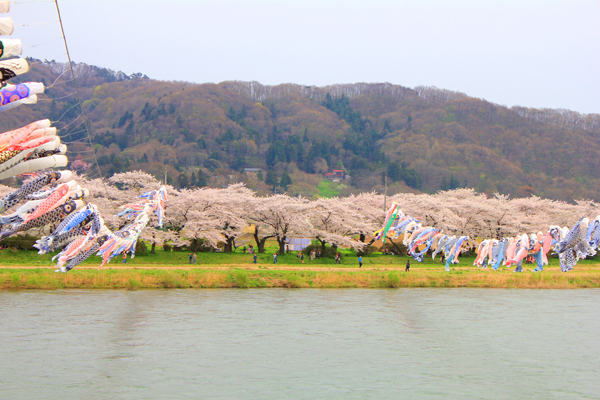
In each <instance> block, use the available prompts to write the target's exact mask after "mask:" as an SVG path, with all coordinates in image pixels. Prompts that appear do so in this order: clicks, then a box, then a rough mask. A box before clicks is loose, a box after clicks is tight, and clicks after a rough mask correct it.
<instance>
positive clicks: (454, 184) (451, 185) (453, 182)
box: [448, 174, 460, 190]
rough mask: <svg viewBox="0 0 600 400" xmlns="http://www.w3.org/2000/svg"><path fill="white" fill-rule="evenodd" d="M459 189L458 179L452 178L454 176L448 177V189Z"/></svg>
mask: <svg viewBox="0 0 600 400" xmlns="http://www.w3.org/2000/svg"><path fill="white" fill-rule="evenodd" d="M459 187H460V182H459V181H458V179H456V178H455V177H454V174H451V175H450V183H449V184H448V189H450V190H454V189H458V188H459Z"/></svg>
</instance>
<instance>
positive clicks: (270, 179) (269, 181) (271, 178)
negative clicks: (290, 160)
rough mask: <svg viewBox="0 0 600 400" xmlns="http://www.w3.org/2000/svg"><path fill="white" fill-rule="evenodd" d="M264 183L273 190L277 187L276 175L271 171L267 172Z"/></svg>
mask: <svg viewBox="0 0 600 400" xmlns="http://www.w3.org/2000/svg"><path fill="white" fill-rule="evenodd" d="M265 183H266V184H267V185H273V188H275V187H276V186H277V183H278V182H277V175H276V174H275V171H273V170H272V169H270V170H268V171H267V179H265Z"/></svg>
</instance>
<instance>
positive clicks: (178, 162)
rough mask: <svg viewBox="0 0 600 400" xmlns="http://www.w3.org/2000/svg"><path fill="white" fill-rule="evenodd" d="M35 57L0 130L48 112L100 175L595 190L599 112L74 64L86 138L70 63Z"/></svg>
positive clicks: (310, 189) (381, 87)
mask: <svg viewBox="0 0 600 400" xmlns="http://www.w3.org/2000/svg"><path fill="white" fill-rule="evenodd" d="M33 61H34V62H33V66H32V71H31V72H30V73H29V74H27V75H25V78H26V79H27V80H28V81H36V80H37V81H42V82H45V83H46V84H51V83H52V82H54V81H55V80H56V79H57V78H59V84H55V85H54V86H53V87H51V88H49V89H48V90H47V92H46V95H47V97H46V98H43V97H42V98H41V99H40V100H41V101H40V102H39V103H38V104H37V105H35V106H33V107H27V106H23V107H19V108H18V109H16V110H14V111H12V112H11V113H4V114H3V117H4V115H7V118H3V119H2V120H0V130H2V131H5V130H9V129H14V128H16V127H19V126H22V125H25V124H27V123H29V122H31V121H33V120H35V119H42V118H47V117H48V116H50V117H51V119H53V120H58V123H57V126H58V127H59V128H60V129H61V132H62V133H61V134H62V135H63V140H65V141H67V142H71V143H70V144H69V146H70V147H69V150H70V152H71V159H72V160H73V161H77V160H79V161H81V162H83V163H84V164H83V165H85V163H86V162H87V163H90V162H92V161H94V160H92V158H93V157H90V155H89V154H88V153H91V152H93V153H94V155H95V156H96V157H97V159H98V161H99V163H100V164H101V169H102V171H103V174H104V175H110V174H112V173H115V172H121V171H124V170H131V169H143V170H145V171H147V172H150V173H152V174H154V175H155V176H157V177H158V176H164V174H165V173H166V174H167V176H168V179H170V180H171V182H172V183H173V184H175V185H179V184H180V185H186V184H187V185H190V184H193V183H204V181H202V180H200V182H197V181H198V178H197V177H198V175H203V176H204V178H206V179H207V181H206V182H207V183H209V184H211V185H223V184H227V183H230V182H233V181H245V182H247V184H248V185H249V186H251V187H252V188H254V189H255V190H257V191H259V192H262V193H268V192H269V191H271V190H272V185H267V184H265V183H264V182H258V181H253V179H251V178H249V177H247V176H245V174H243V173H240V171H241V170H243V168H245V167H255V168H262V169H263V170H264V171H265V175H266V172H267V171H273V172H274V173H275V175H276V176H277V177H280V176H282V175H283V172H284V171H286V172H287V173H289V175H290V176H291V180H292V183H291V184H289V185H286V187H285V188H280V190H282V189H285V190H288V192H290V193H292V194H302V195H307V196H312V195H318V194H319V193H320V190H319V183H320V182H321V181H322V176H323V175H322V174H323V173H325V172H327V171H331V170H332V169H335V168H338V169H340V168H341V169H344V170H345V171H346V173H347V174H349V175H350V176H351V177H352V178H351V180H350V184H348V182H345V184H344V185H341V187H339V190H338V193H339V194H342V195H343V194H346V193H351V192H356V191H365V190H381V189H382V179H381V176H382V174H384V173H387V175H388V178H390V179H389V188H388V190H390V192H397V191H418V190H423V191H426V192H433V191H436V190H439V189H446V188H452V187H456V186H457V185H458V186H469V187H474V188H476V189H477V190H478V191H480V192H486V193H490V194H491V193H493V192H501V193H505V194H511V195H513V196H527V195H530V194H536V195H540V196H543V197H549V198H555V199H562V200H573V199H575V198H582V197H587V198H592V199H600V190H599V189H597V187H598V183H600V168H599V167H600V164H599V161H598V160H599V157H598V155H599V154H600V145H599V144H598V135H600V114H581V113H578V112H576V111H570V110H562V109H535V108H526V107H518V106H513V107H506V106H501V105H497V104H494V103H491V102H488V101H486V100H483V99H477V98H474V97H470V96H467V95H466V94H464V93H461V92H454V91H449V90H444V89H438V88H435V87H424V86H417V87H415V88H407V87H404V86H401V85H394V84H390V83H355V84H337V85H329V86H325V87H314V86H303V85H297V84H280V85H274V86H270V85H262V84H260V83H258V82H242V81H226V82H221V83H218V84H214V83H205V84H199V83H190V82H173V81H156V80H152V79H149V78H147V77H146V76H145V75H143V74H141V73H136V74H132V75H126V74H124V73H122V72H115V71H112V70H109V69H106V68H101V67H95V66H89V65H87V64H82V63H79V64H74V68H75V73H76V78H77V82H78V86H79V88H80V94H81V97H82V101H83V109H84V111H85V113H86V115H87V117H88V121H89V128H90V136H91V138H92V141H93V143H92V146H90V144H89V143H86V138H87V134H86V133H85V130H83V131H82V130H81V129H83V128H81V126H79V125H77V124H78V123H79V122H78V121H77V117H78V113H77V112H76V111H73V110H76V108H77V107H76V101H74V95H73V93H74V87H73V84H72V82H69V81H68V80H67V79H63V78H64V76H63V77H61V74H63V73H64V75H68V71H67V72H65V70H66V69H67V68H68V64H60V63H55V62H43V61H39V60H37V61H36V60H33ZM61 80H62V81H61ZM74 126H77V128H78V129H73V127H74ZM68 139H71V140H68ZM86 152H88V153H86ZM80 164H81V163H80ZM596 171H599V172H596ZM192 175H193V176H192ZM180 176H183V177H182V178H179V177H180ZM192 178H193V179H192ZM450 182H452V185H450ZM272 183H273V182H272V180H271V184H272ZM287 186H289V187H287ZM338 186H340V185H339V184H338ZM448 186H451V187H448Z"/></svg>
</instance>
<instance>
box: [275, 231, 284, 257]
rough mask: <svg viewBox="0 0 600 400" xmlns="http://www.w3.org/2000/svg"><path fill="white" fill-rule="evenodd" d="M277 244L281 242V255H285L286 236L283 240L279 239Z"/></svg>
mask: <svg viewBox="0 0 600 400" xmlns="http://www.w3.org/2000/svg"><path fill="white" fill-rule="evenodd" d="M277 242H279V255H280V256H281V255H284V254H285V245H286V243H285V236H284V237H283V238H282V239H279V238H277Z"/></svg>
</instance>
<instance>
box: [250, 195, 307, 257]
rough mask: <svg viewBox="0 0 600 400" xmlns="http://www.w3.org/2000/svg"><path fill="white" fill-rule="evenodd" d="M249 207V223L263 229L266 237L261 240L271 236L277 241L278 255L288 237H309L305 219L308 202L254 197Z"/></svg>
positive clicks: (281, 251)
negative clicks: (250, 210)
mask: <svg viewBox="0 0 600 400" xmlns="http://www.w3.org/2000/svg"><path fill="white" fill-rule="evenodd" d="M250 205H251V209H252V212H251V214H250V219H251V221H252V222H253V223H254V224H256V226H261V229H264V232H265V233H266V235H265V234H263V238H264V236H271V237H274V238H276V239H277V243H278V244H279V253H280V254H283V253H284V252H285V244H286V243H285V242H286V239H287V238H288V237H289V236H291V235H299V236H303V237H307V236H310V232H311V226H310V224H309V223H308V221H307V220H306V217H305V216H306V210H307V209H308V208H309V207H310V204H309V201H308V200H306V199H303V198H300V197H289V196H286V195H283V194H276V195H273V196H268V197H254V198H253V199H252V200H251V203H250ZM256 237H257V236H255V238H256ZM257 246H259V249H260V244H259V242H257ZM263 246H264V242H263ZM263 248H264V247H263Z"/></svg>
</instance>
